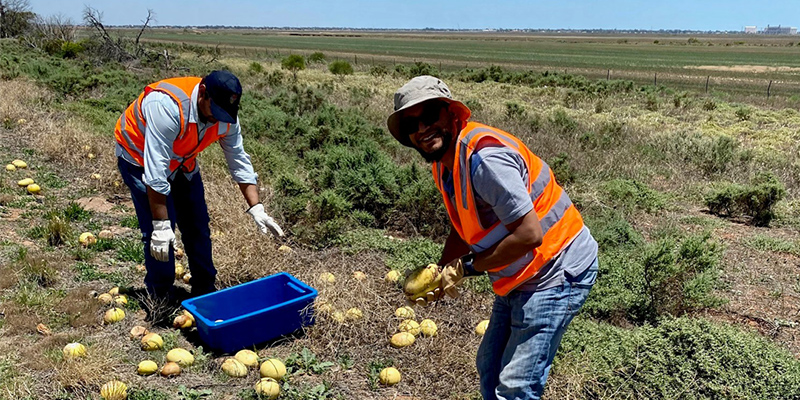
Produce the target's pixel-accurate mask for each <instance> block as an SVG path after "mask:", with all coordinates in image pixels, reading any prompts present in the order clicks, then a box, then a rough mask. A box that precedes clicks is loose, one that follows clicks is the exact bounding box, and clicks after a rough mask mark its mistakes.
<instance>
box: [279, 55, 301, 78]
mask: <svg viewBox="0 0 800 400" xmlns="http://www.w3.org/2000/svg"><path fill="white" fill-rule="evenodd" d="M281 68H283V69H285V70H288V71H291V73H292V76H293V77H294V79H295V80H297V71H302V70H304V69H306V59H305V57H303V56H301V55H299V54H289V56H288V57H286V58H284V59H283V60H281Z"/></svg>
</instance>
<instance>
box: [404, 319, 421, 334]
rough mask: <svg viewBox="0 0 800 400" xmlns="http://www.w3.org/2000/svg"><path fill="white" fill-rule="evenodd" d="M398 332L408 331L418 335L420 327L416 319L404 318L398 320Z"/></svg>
mask: <svg viewBox="0 0 800 400" xmlns="http://www.w3.org/2000/svg"><path fill="white" fill-rule="evenodd" d="M400 332H408V333H410V334H412V335H414V336H418V335H419V333H420V327H419V324H418V323H417V321H414V320H413V319H404V320H403V321H402V322H400Z"/></svg>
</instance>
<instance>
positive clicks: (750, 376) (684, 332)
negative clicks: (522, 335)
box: [553, 317, 800, 400]
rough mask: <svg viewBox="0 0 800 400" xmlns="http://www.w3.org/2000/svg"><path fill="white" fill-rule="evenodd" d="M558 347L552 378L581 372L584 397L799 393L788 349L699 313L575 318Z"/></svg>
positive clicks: (799, 373) (798, 369)
mask: <svg viewBox="0 0 800 400" xmlns="http://www.w3.org/2000/svg"><path fill="white" fill-rule="evenodd" d="M560 349H561V350H560V351H559V353H558V356H557V358H556V363H555V367H554V369H553V379H555V380H558V379H559V377H561V376H565V377H566V376H568V377H569V380H570V381H571V382H575V381H576V379H577V380H580V383H578V385H580V387H581V388H582V393H581V397H585V398H591V399H596V398H606V397H608V394H609V393H611V392H614V393H631V394H635V395H632V396H633V397H632V398H639V399H674V398H686V399H709V400H710V399H734V398H735V399H791V398H795V397H796V394H797V393H800V361H798V360H796V359H794V357H793V356H792V354H790V353H789V352H788V351H786V350H784V349H781V348H779V347H778V346H776V345H775V344H773V343H771V342H770V341H769V340H767V339H765V338H763V337H761V336H760V335H757V334H755V333H751V332H746V331H743V330H741V329H738V328H736V327H734V326H731V325H728V324H720V323H712V322H709V321H706V320H703V319H696V318H688V317H684V318H677V319H665V320H663V321H661V324H660V325H658V326H655V327H654V326H643V327H641V328H636V329H624V328H618V327H614V326H611V325H608V324H605V323H600V322H595V321H591V320H588V319H583V318H577V319H576V320H575V321H574V322H573V323H572V324H571V325H570V328H569V329H568V330H567V332H566V333H565V335H564V339H563V341H562V343H561V348H560ZM575 371H581V372H579V373H580V374H581V375H582V376H581V377H576V376H575V375H574V373H575Z"/></svg>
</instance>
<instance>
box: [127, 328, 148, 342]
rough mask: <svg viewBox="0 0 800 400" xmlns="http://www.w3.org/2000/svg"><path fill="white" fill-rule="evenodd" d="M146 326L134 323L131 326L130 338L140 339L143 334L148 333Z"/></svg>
mask: <svg viewBox="0 0 800 400" xmlns="http://www.w3.org/2000/svg"><path fill="white" fill-rule="evenodd" d="M148 333H149V332H148V331H147V328H145V327H143V326H139V325H136V326H134V327H133V328H131V339H133V340H137V339H141V338H142V337H143V336H144V335H146V334H148Z"/></svg>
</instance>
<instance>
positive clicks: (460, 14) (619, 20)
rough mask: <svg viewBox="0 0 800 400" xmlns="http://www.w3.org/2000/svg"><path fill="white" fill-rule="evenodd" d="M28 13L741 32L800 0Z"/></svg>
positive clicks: (310, 3)
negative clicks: (98, 13)
mask: <svg viewBox="0 0 800 400" xmlns="http://www.w3.org/2000/svg"><path fill="white" fill-rule="evenodd" d="M29 1H30V4H31V8H32V9H33V11H34V12H36V13H38V14H41V15H45V16H47V15H53V14H61V15H63V16H66V17H69V18H71V19H72V20H73V21H76V22H80V21H81V13H82V10H83V9H84V7H85V6H87V5H88V6H91V7H93V8H96V9H98V10H100V11H101V12H102V13H103V22H104V23H105V24H107V25H136V24H140V23H141V20H142V19H144V17H145V16H146V15H147V9H152V10H153V11H155V14H156V23H155V25H183V26H201V25H227V26H233V25H238V26H258V27H335V28H396V29H422V28H439V29H500V28H503V29H518V28H531V29H560V28H561V29H648V30H659V29H683V30H734V31H735V30H743V29H744V26H745V25H756V26H758V28H759V29H761V28H763V27H766V26H767V25H771V26H776V25H782V26H795V27H797V26H800V1H798V0H771V1H768V2H765V3H762V2H760V1H754V0H749V1H742V0H728V1H721V0H712V1H704V0H661V1H636V0H603V1H600V0H560V1H542V0H529V1H522V0H515V1H512V0H499V1H491V0H482V1H479V0H459V1H453V0H395V1H385V0H284V1H270V0H260V1H259V0H227V1H226V0H217V1H212V0H194V1H187V0H140V1H137V0H127V1H119V0H103V1H99V0H29Z"/></svg>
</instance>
